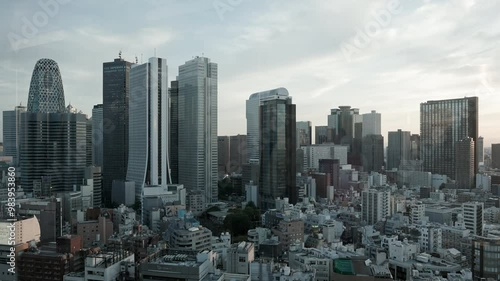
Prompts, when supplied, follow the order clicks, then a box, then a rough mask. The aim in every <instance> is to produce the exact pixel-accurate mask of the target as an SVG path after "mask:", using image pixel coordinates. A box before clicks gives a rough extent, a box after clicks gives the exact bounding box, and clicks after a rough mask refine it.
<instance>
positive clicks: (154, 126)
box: [127, 57, 169, 200]
mask: <svg viewBox="0 0 500 281" xmlns="http://www.w3.org/2000/svg"><path fill="white" fill-rule="evenodd" d="M167 71H168V70H167V60H166V59H162V58H156V57H153V58H150V59H149V60H148V62H147V63H144V64H141V65H133V66H132V68H131V69H130V102H129V119H128V120H129V130H128V132H129V141H128V144H129V153H128V156H129V158H128V168H127V180H129V181H134V182H135V197H136V200H141V199H142V198H141V197H142V191H143V189H144V186H148V185H152V186H157V185H161V186H166V185H167V184H168V183H169V179H168V176H169V175H168V149H167V147H168V122H169V121H168V120H169V114H168V72H167Z"/></svg>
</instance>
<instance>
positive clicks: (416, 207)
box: [409, 202, 425, 225]
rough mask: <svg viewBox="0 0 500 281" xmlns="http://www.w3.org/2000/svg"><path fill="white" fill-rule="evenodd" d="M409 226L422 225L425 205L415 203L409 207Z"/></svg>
mask: <svg viewBox="0 0 500 281" xmlns="http://www.w3.org/2000/svg"><path fill="white" fill-rule="evenodd" d="M409 217H410V224H416V225H419V224H422V223H423V222H424V217H425V205H424V204H423V203H422V202H415V203H412V204H411V205H410V215H409Z"/></svg>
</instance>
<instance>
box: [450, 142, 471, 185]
mask: <svg viewBox="0 0 500 281" xmlns="http://www.w3.org/2000/svg"><path fill="white" fill-rule="evenodd" d="M474 153H475V146H474V140H472V138H465V139H463V140H460V141H458V142H457V143H456V144H455V175H456V176H455V181H456V184H455V185H456V188H458V189H470V188H473V187H474V183H475V181H474V178H475V173H474V164H475V163H476V162H475V161H474Z"/></svg>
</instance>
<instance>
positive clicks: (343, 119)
mask: <svg viewBox="0 0 500 281" xmlns="http://www.w3.org/2000/svg"><path fill="white" fill-rule="evenodd" d="M362 120H363V119H362V116H361V115H359V109H358V108H351V107H350V106H339V108H335V109H332V110H331V112H330V115H328V127H329V128H333V129H334V138H335V143H337V144H351V142H352V139H353V138H354V124H355V123H359V122H363V121H362Z"/></svg>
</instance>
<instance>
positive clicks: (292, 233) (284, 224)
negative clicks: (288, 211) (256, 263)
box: [272, 218, 304, 251]
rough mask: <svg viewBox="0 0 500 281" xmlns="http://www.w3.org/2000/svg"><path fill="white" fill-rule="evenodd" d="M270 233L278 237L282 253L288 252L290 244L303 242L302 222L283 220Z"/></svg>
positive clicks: (298, 220)
mask: <svg viewBox="0 0 500 281" xmlns="http://www.w3.org/2000/svg"><path fill="white" fill-rule="evenodd" d="M272 233H273V234H274V235H276V236H278V240H279V241H280V243H281V246H282V249H283V251H288V249H289V248H290V245H291V244H293V243H296V242H304V221H303V220H300V219H297V220H291V219H289V218H285V219H284V220H282V221H280V222H279V223H278V226H277V227H276V228H274V229H272Z"/></svg>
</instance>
